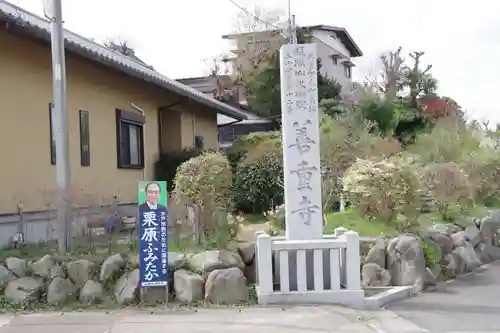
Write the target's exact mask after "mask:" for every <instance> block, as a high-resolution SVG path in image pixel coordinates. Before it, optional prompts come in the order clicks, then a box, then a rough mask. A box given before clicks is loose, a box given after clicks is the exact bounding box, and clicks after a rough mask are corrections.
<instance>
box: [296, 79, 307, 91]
mask: <svg viewBox="0 0 500 333" xmlns="http://www.w3.org/2000/svg"><path fill="white" fill-rule="evenodd" d="M297 88H302V89H307V84H306V80H304V79H299V80H298V81H297Z"/></svg>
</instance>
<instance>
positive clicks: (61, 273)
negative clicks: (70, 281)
mask: <svg viewBox="0 0 500 333" xmlns="http://www.w3.org/2000/svg"><path fill="white" fill-rule="evenodd" d="M49 276H50V278H51V279H53V278H56V277H61V278H63V279H65V278H66V271H65V270H64V267H63V266H61V265H55V266H52V267H51V268H50V271H49Z"/></svg>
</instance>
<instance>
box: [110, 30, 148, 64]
mask: <svg viewBox="0 0 500 333" xmlns="http://www.w3.org/2000/svg"><path fill="white" fill-rule="evenodd" d="M102 43H103V45H104V46H106V47H107V48H108V49H110V50H113V51H115V52H118V53H121V54H123V55H124V56H127V57H129V58H131V59H132V60H134V61H135V62H137V63H139V64H141V65H143V66H144V67H146V68H149V69H151V70H154V67H153V66H151V65H148V64H146V63H145V62H144V61H142V60H141V59H140V58H139V57H138V56H137V55H136V54H135V50H134V48H133V47H132V46H130V43H129V41H128V40H127V39H125V38H122V37H119V38H109V37H108V38H106V39H105V40H104V41H103V42H102Z"/></svg>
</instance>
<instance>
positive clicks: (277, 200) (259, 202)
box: [233, 139, 283, 213]
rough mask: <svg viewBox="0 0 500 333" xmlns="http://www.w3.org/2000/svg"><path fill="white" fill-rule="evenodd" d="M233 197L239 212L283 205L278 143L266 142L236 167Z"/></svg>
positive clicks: (250, 152) (277, 140)
mask: <svg viewBox="0 0 500 333" xmlns="http://www.w3.org/2000/svg"><path fill="white" fill-rule="evenodd" d="M233 197H234V201H235V203H236V206H237V208H238V209H240V210H242V211H244V212H251V213H262V212H265V211H267V210H269V209H270V208H271V207H274V206H277V205H280V204H282V203H283V154H282V147H281V140H279V139H268V140H266V141H262V142H260V143H258V144H256V145H255V146H254V147H252V148H250V149H249V150H248V152H247V153H246V154H245V157H244V158H243V159H242V161H241V162H240V163H239V165H238V167H237V168H236V174H235V177H234V186H233Z"/></svg>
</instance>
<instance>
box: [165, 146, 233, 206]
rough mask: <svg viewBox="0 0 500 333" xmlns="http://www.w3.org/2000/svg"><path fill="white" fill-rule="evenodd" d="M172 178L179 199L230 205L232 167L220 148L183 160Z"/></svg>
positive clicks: (207, 204)
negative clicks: (216, 150)
mask: <svg viewBox="0 0 500 333" xmlns="http://www.w3.org/2000/svg"><path fill="white" fill-rule="evenodd" d="M174 181H175V190H174V192H175V198H176V199H177V200H180V201H181V202H184V203H186V204H187V203H197V204H200V205H202V206H203V207H208V206H210V207H227V208H229V207H230V206H231V200H230V195H231V186H232V173H231V167H230V165H229V161H228V159H227V157H226V156H225V155H224V154H222V153H220V152H206V153H203V154H201V155H199V156H197V157H193V158H191V159H190V160H188V161H186V162H184V163H182V164H181V165H180V166H179V168H178V169H177V173H176V175H175V180H174Z"/></svg>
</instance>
